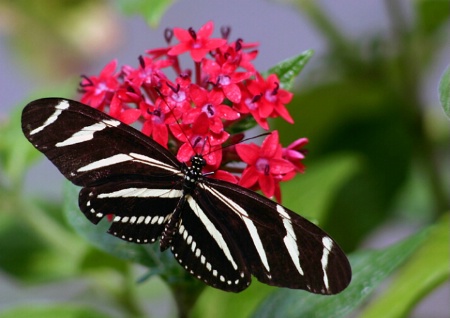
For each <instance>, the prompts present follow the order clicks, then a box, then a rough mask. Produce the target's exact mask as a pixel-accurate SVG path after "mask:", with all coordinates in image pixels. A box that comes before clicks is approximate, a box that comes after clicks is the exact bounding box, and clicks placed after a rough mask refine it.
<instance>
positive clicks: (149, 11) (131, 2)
mask: <svg viewBox="0 0 450 318" xmlns="http://www.w3.org/2000/svg"><path fill="white" fill-rule="evenodd" d="M117 3H118V4H119V6H120V7H121V9H122V11H123V12H124V13H126V14H130V15H131V14H138V15H142V17H143V18H144V19H145V21H146V22H147V23H148V25H150V26H151V27H157V26H158V24H159V22H160V21H161V18H162V17H163V15H164V13H165V12H166V11H167V9H168V8H169V7H170V6H171V5H172V3H173V1H172V0H119V1H117Z"/></svg>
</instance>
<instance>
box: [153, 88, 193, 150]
mask: <svg viewBox="0 0 450 318" xmlns="http://www.w3.org/2000/svg"><path fill="white" fill-rule="evenodd" d="M166 85H167V86H169V88H170V89H171V90H172V91H173V92H176V91H177V90H179V87H180V86H179V84H178V85H177V88H176V89H175V88H174V87H172V85H170V84H169V83H167V82H166ZM155 91H156V93H157V94H158V95H159V97H160V98H161V99H162V100H163V101H164V104H166V106H167V107H168V108H169V110H170V112H171V113H172V115H173V117H174V118H175V122H176V123H177V125H178V127H179V128H180V131H181V133H182V134H183V135H184V137H186V140H187V142H188V143H189V145H190V146H191V148H192V150H193V151H194V152H195V150H194V146H193V145H192V143H191V140H190V139H189V138H188V136H187V135H186V134H185V133H184V129H183V127H181V124H180V122H179V121H181V117H180V118H177V116H176V115H175V112H174V108H173V107H171V106H170V105H169V103H168V102H167V101H166V99H165V96H164V94H163V93H162V92H161V91H160V89H159V88H158V87H155Z"/></svg>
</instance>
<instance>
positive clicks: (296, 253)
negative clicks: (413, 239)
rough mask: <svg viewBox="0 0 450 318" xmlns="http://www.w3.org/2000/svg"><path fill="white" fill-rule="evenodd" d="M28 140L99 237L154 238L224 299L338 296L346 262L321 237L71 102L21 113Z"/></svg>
mask: <svg viewBox="0 0 450 318" xmlns="http://www.w3.org/2000/svg"><path fill="white" fill-rule="evenodd" d="M22 129H23V132H24V134H25V136H26V137H27V138H28V140H29V141H30V142H31V143H32V144H33V145H34V146H35V147H36V148H37V149H38V150H39V151H41V152H43V153H44V154H45V155H46V156H47V157H48V159H50V161H52V162H53V164H54V165H55V166H56V167H57V168H58V169H59V170H60V172H61V173H62V174H63V175H64V176H65V177H66V178H67V179H69V180H70V181H71V182H72V183H74V184H75V185H78V186H81V187H82V189H81V191H80V194H79V207H80V209H81V211H82V212H83V213H84V215H85V216H86V217H87V218H88V219H89V220H90V221H91V222H92V223H94V224H97V223H98V222H99V221H100V220H101V219H102V218H103V217H105V216H106V215H113V216H114V217H113V218H112V222H111V223H112V224H111V226H110V228H109V233H110V234H112V235H114V236H117V237H119V238H121V239H123V240H126V241H130V242H134V243H138V244H146V243H153V242H155V241H156V240H157V239H158V238H159V237H161V239H160V247H161V250H165V249H167V248H170V249H171V250H172V253H173V255H174V256H175V258H176V259H177V261H178V262H179V263H180V265H181V266H183V267H184V268H185V269H186V270H187V271H188V272H190V273H191V274H192V275H194V276H195V277H197V278H198V279H201V280H202V281H204V282H205V283H206V284H208V285H210V286H213V287H215V288H219V289H222V290H225V291H232V292H239V291H242V290H243V289H245V288H247V287H248V286H249V285H250V282H251V276H252V275H253V276H255V277H256V278H257V279H258V280H259V281H261V282H263V283H266V284H268V285H274V286H281V287H287V288H295V289H304V290H307V291H309V292H312V293H317V294H336V293H339V292H340V291H342V290H343V289H345V288H346V287H347V285H348V284H349V283H350V280H351V269H350V265H349V262H348V260H347V257H346V256H345V254H344V253H343V251H342V250H341V249H340V247H339V246H338V245H337V244H336V242H334V241H333V240H332V239H331V238H330V237H329V236H328V235H327V234H326V233H325V232H324V231H322V230H321V229H319V228H318V227H317V226H315V225H314V224H312V223H310V222H309V221H307V220H306V219H304V218H302V217H301V216H299V215H297V214H296V213H294V212H292V211H290V210H289V209H287V208H285V207H283V206H281V205H280V204H277V203H276V202H274V201H272V200H269V199H267V198H265V197H263V196H261V195H259V194H257V193H255V192H253V191H251V190H248V189H246V188H243V187H240V186H238V185H236V184H232V183H228V182H225V181H221V180H217V179H213V178H210V177H207V176H206V175H203V174H202V168H203V166H204V165H205V160H204V159H203V157H202V156H201V155H196V156H194V157H193V158H192V159H191V163H190V165H186V164H185V163H182V162H179V161H178V160H177V159H176V157H175V156H174V155H173V154H172V153H170V152H169V151H168V150H167V149H165V148H164V147H162V146H160V145H159V144H158V143H156V142H155V141H153V140H152V139H150V138H149V137H147V136H145V135H143V134H142V133H141V132H139V131H137V130H135V129H134V128H132V127H130V126H128V125H125V124H123V123H121V122H120V121H118V120H116V119H113V118H111V117H110V116H108V115H106V114H104V113H102V112H100V111H98V110H96V109H93V108H91V107H89V106H86V105H83V104H81V103H79V102H76V101H71V100H67V99H60V98H45V99H39V100H36V101H33V102H31V103H29V104H28V105H27V106H26V107H25V109H24V110H23V113H22Z"/></svg>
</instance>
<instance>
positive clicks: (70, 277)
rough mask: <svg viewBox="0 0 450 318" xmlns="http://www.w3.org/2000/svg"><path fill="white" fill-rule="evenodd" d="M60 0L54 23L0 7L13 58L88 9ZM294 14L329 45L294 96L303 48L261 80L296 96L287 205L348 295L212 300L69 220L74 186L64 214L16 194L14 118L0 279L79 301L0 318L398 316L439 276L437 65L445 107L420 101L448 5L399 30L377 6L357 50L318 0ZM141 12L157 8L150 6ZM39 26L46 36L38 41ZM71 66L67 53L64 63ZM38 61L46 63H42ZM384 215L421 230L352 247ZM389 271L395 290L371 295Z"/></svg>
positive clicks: (154, 260)
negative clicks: (296, 151) (346, 268)
mask: <svg viewBox="0 0 450 318" xmlns="http://www.w3.org/2000/svg"><path fill="white" fill-rule="evenodd" d="M51 2H52V1H51ZM53 2H54V3H56V2H58V1H56V2H55V1H53ZM53 2H52V3H53ZM58 3H59V4H60V5H55V6H53V7H52V11H51V12H50V11H45V10H43V7H40V6H39V5H38V4H37V2H36V1H27V2H26V4H25V1H16V2H11V1H6V0H3V1H0V6H2V7H3V8H8V9H9V10H12V11H10V12H14V16H18V17H21V21H22V22H23V21H26V23H25V24H20V27H19V28H18V29H17V30H14V32H12V33H11V37H10V41H11V43H13V44H14V45H13V46H12V48H13V49H14V50H15V51H17V52H20V53H19V54H20V55H22V54H23V55H24V56H26V54H27V52H28V54H29V52H30V50H31V51H32V52H33V53H36V50H34V51H33V43H36V42H35V40H38V39H39V38H40V37H39V36H42V35H43V34H45V36H46V37H49V39H47V40H46V41H47V42H50V43H51V42H52V40H51V37H52V36H55V37H56V38H58V37H62V38H64V39H65V40H68V39H69V38H70V37H69V38H67V33H64V32H55V28H56V29H57V26H58V25H60V24H61V23H62V22H61V21H64V19H62V20H59V22H58V21H57V20H51V21H49V17H51V16H55V15H56V16H63V17H67V16H72V17H73V16H74V15H71V13H73V12H80V11H79V10H81V11H83V10H86V11H89V10H94V9H93V8H97V9H98V7H96V6H91V5H87V2H85V1H63V2H58ZM91 3H93V2H91ZM95 3H96V4H98V5H100V6H104V7H106V6H108V4H107V3H106V2H102V1H98V2H97V1H95ZM170 3H171V2H170V1H151V2H150V1H148V2H145V1H131V2H127V3H126V2H125V1H120V2H117V5H118V6H119V8H122V10H124V11H126V12H127V13H136V12H140V13H141V14H143V15H145V17H144V18H145V19H146V20H147V21H148V22H149V23H150V24H152V25H154V24H156V23H157V21H158V20H159V19H160V17H161V15H162V14H163V12H164V10H165V9H166V8H167V7H168V6H169V4H170ZM292 4H293V5H295V6H296V7H297V8H298V9H299V12H300V13H301V14H303V15H305V16H306V17H307V18H308V19H309V20H310V22H311V24H312V25H313V26H314V27H315V28H316V30H317V31H318V32H319V33H320V34H321V35H322V36H323V37H324V38H325V39H326V41H327V44H328V47H329V50H328V53H327V54H326V56H322V57H314V58H313V60H316V61H317V60H320V63H315V64H314V65H317V66H315V68H314V69H309V70H308V71H309V73H308V74H309V75H308V77H310V78H314V79H315V80H314V82H311V83H308V78H306V77H305V76H304V75H303V74H304V73H302V74H301V77H300V79H301V82H302V86H301V87H298V88H296V85H295V83H294V78H295V77H296V76H297V75H298V73H299V72H300V71H302V70H303V69H304V67H305V65H306V67H307V68H310V67H311V64H312V63H311V62H310V61H311V57H312V52H311V51H307V52H304V53H303V54H300V55H298V56H297V57H294V58H292V59H288V60H286V61H284V62H281V63H280V64H278V65H276V66H274V67H273V68H272V69H270V71H271V72H276V73H277V74H279V75H280V78H281V80H282V84H283V85H284V87H291V86H292V87H293V90H294V91H295V96H296V97H295V99H294V101H293V102H292V103H291V105H290V106H289V110H290V112H291V113H292V114H293V117H294V118H295V121H296V124H295V125H294V126H288V125H286V124H284V123H282V122H275V123H274V125H276V128H277V129H278V130H279V131H280V136H281V137H282V139H283V143H284V144H285V145H287V144H289V143H290V142H291V141H292V140H294V139H297V138H298V137H301V136H307V137H308V138H309V140H310V144H309V146H308V148H309V154H308V156H307V162H306V163H307V167H308V169H307V173H306V174H305V175H302V176H298V177H297V178H295V179H294V180H292V181H290V182H289V183H286V184H284V185H283V203H284V204H285V205H286V206H288V207H290V208H292V209H293V210H295V211H299V212H300V213H302V215H304V216H306V217H307V218H309V219H311V220H313V221H314V222H318V223H320V225H321V227H323V228H325V229H326V230H327V231H328V232H329V233H331V234H332V236H333V237H334V238H335V239H336V240H337V241H338V242H340V244H341V245H342V247H344V249H345V250H346V251H347V252H349V253H351V255H350V259H351V263H352V267H353V271H354V278H353V282H352V284H351V285H350V287H349V288H348V289H347V290H346V291H344V292H343V293H341V294H340V295H337V296H332V297H322V296H317V295H311V294H307V293H305V292H302V291H291V290H284V289H277V288H273V287H270V286H266V285H263V284H260V283H258V282H256V281H254V282H253V284H252V285H251V286H250V288H248V289H247V290H245V291H244V292H242V293H240V294H231V293H225V292H222V291H218V290H214V289H212V288H209V287H205V286H204V285H203V284H201V283H200V282H199V281H197V280H195V279H193V278H192V277H191V276H190V275H188V274H187V273H186V272H185V271H184V270H183V269H182V268H181V267H180V266H178V264H177V263H176V262H175V261H174V259H173V257H172V256H171V254H170V253H167V252H166V253H161V252H160V251H159V248H158V246H156V245H155V246H151V245H150V246H138V245H133V244H129V243H126V242H123V241H121V240H117V239H115V238H113V237H111V236H108V235H107V234H106V233H105V225H106V224H100V225H99V226H97V227H95V226H93V225H92V224H90V223H89V222H88V221H87V220H86V219H85V218H84V217H83V216H82V214H81V213H79V211H78V208H77V203H76V201H77V189H76V188H75V187H73V186H71V185H67V187H65V190H66V191H65V199H64V203H63V204H61V203H60V202H54V201H52V200H51V199H45V198H35V197H33V196H30V195H28V194H25V193H24V192H23V188H24V178H25V175H26V173H27V171H28V170H29V169H30V168H31V166H32V165H33V164H34V163H35V161H36V160H37V159H38V158H40V157H39V155H38V153H37V151H35V150H34V149H33V148H32V146H31V145H30V144H28V142H27V141H26V140H25V138H24V137H23V136H22V133H21V129H20V122H19V120H20V112H21V107H18V108H17V109H16V110H15V111H14V112H13V113H12V114H11V115H10V117H9V120H7V121H4V122H0V272H1V273H2V276H5V277H6V278H7V279H8V280H13V281H14V282H17V283H18V284H20V286H19V289H20V290H24V291H26V290H28V289H29V288H33V287H43V286H48V284H62V285H58V287H57V288H64V284H70V283H71V282H73V281H74V280H77V281H83V282H85V284H84V287H83V288H84V289H83V291H82V292H80V293H79V294H77V295H76V296H74V297H71V298H70V297H69V298H68V299H67V300H65V301H60V302H57V303H54V304H47V305H45V306H44V305H42V306H41V305H39V306H35V305H32V304H31V303H15V304H14V305H15V306H9V307H10V308H5V310H3V309H4V308H2V307H1V305H2V303H1V302H0V318H4V317H86V316H89V317H106V316H108V317H111V316H114V317H142V316H148V315H154V316H158V313H157V311H156V313H155V312H154V311H151V310H149V309H148V307H146V306H145V305H146V304H148V303H149V302H152V301H153V303H154V304H155V306H158V304H160V303H161V302H164V301H166V302H167V304H168V307H169V308H172V309H171V310H169V313H168V315H171V316H175V315H176V314H177V309H178V315H179V316H186V315H188V313H190V314H191V316H193V317H248V316H251V315H254V316H255V317H261V316H262V315H263V314H264V315H266V316H267V317H269V316H275V315H280V314H283V316H284V317H306V316H310V315H311V314H312V313H314V315H315V316H317V317H327V316H329V314H330V313H333V316H334V317H345V316H347V315H348V314H350V313H351V314H353V315H356V312H358V313H359V314H360V315H361V316H362V317H372V316H375V315H377V314H378V313H379V312H383V313H386V315H388V316H389V317H404V316H406V315H408V313H409V312H411V310H413V309H414V308H415V307H416V306H417V304H419V303H420V301H421V300H422V299H423V298H424V297H426V295H428V294H429V293H430V292H432V291H433V290H434V289H436V288H437V287H439V286H441V285H442V283H444V282H445V281H448V278H449V271H450V270H449V259H450V255H449V230H448V229H449V226H450V224H449V202H448V199H449V198H448V195H449V180H450V171H449V168H448V162H449V160H450V152H449V148H448V143H449V139H450V137H449V127H448V118H445V115H444V112H446V113H447V115H449V110H448V109H449V106H448V105H449V95H450V85H449V76H450V75H449V71H448V69H447V71H446V72H445V73H444V70H442V72H443V73H444V75H443V77H442V80H441V83H440V86H439V93H440V100H441V103H442V107H443V109H444V112H436V111H435V108H432V107H430V106H431V105H424V104H423V101H422V98H421V96H420V91H421V90H422V85H424V83H423V79H424V78H425V75H426V74H427V71H428V68H429V66H430V65H432V63H433V61H435V59H436V58H437V57H438V56H439V53H440V49H441V47H442V45H443V43H444V41H445V39H446V38H445V37H446V36H448V33H446V32H445V30H444V28H445V26H446V25H447V26H448V23H449V15H450V11H449V10H448V8H449V2H448V1H431V0H427V1H425V0H423V1H419V0H416V1H411V2H410V3H408V4H409V5H410V6H411V7H410V9H411V10H412V11H413V13H414V14H413V18H412V19H411V21H407V18H406V17H405V16H404V11H403V10H402V8H400V7H399V3H398V2H397V1H386V8H387V14H388V16H389V18H390V20H391V23H392V26H391V29H392V30H391V31H392V34H391V35H390V36H386V35H381V34H367V35H366V36H365V37H364V38H362V39H351V38H349V37H348V36H347V35H346V34H345V33H343V32H341V30H340V29H339V27H338V26H337V25H335V24H334V23H333V20H332V17H331V16H327V15H326V14H325V12H324V11H323V10H322V8H321V7H320V6H319V5H318V4H317V3H316V2H314V1H293V3H292ZM152 5H155V6H156V8H158V9H157V10H156V9H155V10H152V8H154V7H152ZM97 9H95V10H97ZM83 12H84V11H83ZM63 13H64V14H63ZM73 21H75V22H73V23H75V24H76V21H77V20H76V19H74V20H73ZM50 22H51V23H55V24H56V27H55V25H53V26H50V25H49V23H50ZM58 23H59V24H58ZM31 25H32V26H35V27H31V28H30V26H31ZM49 29H52V30H53V31H51V32H50V33H48V32H47V31H48V30H49ZM24 30H27V32H28V34H27V35H26V36H23V35H24ZM41 38H42V37H41ZM72 43H74V42H72ZM74 45H75V44H74ZM51 47H52V46H51ZM51 47H50V48H51ZM69 47H70V46H69ZM55 53H57V54H55ZM140 53H141V52H136V55H139V54H140ZM55 55H56V56H58V55H60V52H57V50H54V49H53V50H52V49H50V50H48V51H46V52H45V54H42V56H37V57H36V58H37V61H33V63H32V64H33V65H35V66H36V65H37V66H38V67H44V68H52V67H55V66H56V65H57V64H51V63H53V62H54V61H55V60H53V59H52V57H53V56H55ZM79 55H80V54H79V52H78V51H77V50H74V54H73V55H71V58H74V59H77V56H79ZM81 55H82V54H81ZM84 58H86V57H79V61H82V60H83V59H84ZM43 60H46V61H47V62H45V63H43V64H40V62H39V61H43ZM48 61H51V62H50V64H49V62H48ZM308 61H309V62H310V63H307V62H308ZM80 63H83V62H80ZM80 63H78V62H76V63H74V64H73V63H72V64H70V65H72V66H74V65H75V66H76V67H79V65H80ZM73 87H75V86H73ZM436 89H437V87H436ZM41 93H42V92H41ZM71 93H72V92H71V90H70V88H67V87H56V88H54V93H49V94H48V95H60V96H70V95H71ZM30 99H31V98H30ZM393 219H396V220H400V221H401V222H403V223H411V224H413V225H414V226H415V227H416V228H417V229H418V230H417V233H416V234H414V235H412V236H410V237H409V238H407V239H405V240H403V241H402V242H399V243H397V244H394V245H392V246H388V247H386V248H383V249H380V250H375V251H373V250H366V249H364V248H361V244H362V243H363V242H365V240H366V239H367V238H368V237H369V236H370V235H371V234H372V233H373V232H374V231H376V230H377V229H379V228H380V227H382V226H383V225H384V224H386V223H387V222H389V221H391V220H393ZM136 264H139V266H137V265H136ZM393 273H396V275H395V278H393V280H392V282H391V284H389V285H387V287H385V288H384V289H383V290H379V286H380V284H382V283H383V282H384V281H385V280H386V278H387V277H391V279H392V274H393ZM158 277H159V278H161V279H162V280H160V279H158ZM137 281H139V283H137ZM374 291H378V293H377V296H376V297H374V295H373V293H374ZM169 295H172V298H170V297H169ZM0 301H1V300H0ZM174 304H175V305H176V306H174Z"/></svg>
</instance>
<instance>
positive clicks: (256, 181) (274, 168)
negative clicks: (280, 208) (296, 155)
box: [236, 131, 295, 201]
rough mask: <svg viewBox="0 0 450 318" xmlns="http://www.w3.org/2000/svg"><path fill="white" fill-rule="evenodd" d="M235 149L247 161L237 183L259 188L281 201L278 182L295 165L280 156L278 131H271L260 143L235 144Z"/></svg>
mask: <svg viewBox="0 0 450 318" xmlns="http://www.w3.org/2000/svg"><path fill="white" fill-rule="evenodd" d="M236 151H237V153H238V155H239V157H241V159H242V160H243V161H244V162H245V163H247V167H246V168H245V170H244V172H243V173H242V178H241V180H240V181H239V184H240V185H241V186H243V187H245V188H261V191H262V192H263V193H264V194H265V195H266V196H267V197H273V196H275V197H276V199H277V200H278V201H281V192H280V188H279V187H280V186H279V182H280V181H281V179H282V177H283V176H284V175H286V174H288V173H290V172H292V171H293V170H295V166H294V165H293V164H292V163H290V162H289V161H287V160H285V159H283V158H282V148H281V145H280V143H279V137H278V132H277V131H274V132H272V133H271V134H270V135H269V136H268V137H267V138H266V139H265V140H264V141H263V143H262V145H261V147H259V146H257V145H255V144H239V145H236Z"/></svg>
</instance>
